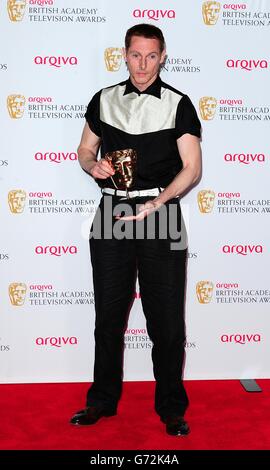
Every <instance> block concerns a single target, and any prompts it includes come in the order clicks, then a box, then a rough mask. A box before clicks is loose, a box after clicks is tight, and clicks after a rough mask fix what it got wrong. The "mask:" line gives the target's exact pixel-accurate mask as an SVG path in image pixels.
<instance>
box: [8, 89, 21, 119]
mask: <svg viewBox="0 0 270 470" xmlns="http://www.w3.org/2000/svg"><path fill="white" fill-rule="evenodd" d="M24 105H25V97H24V96H23V95H9V96H8V97H7V108H8V112H9V115H10V117H11V118H12V119H20V118H21V117H23V113H24Z"/></svg>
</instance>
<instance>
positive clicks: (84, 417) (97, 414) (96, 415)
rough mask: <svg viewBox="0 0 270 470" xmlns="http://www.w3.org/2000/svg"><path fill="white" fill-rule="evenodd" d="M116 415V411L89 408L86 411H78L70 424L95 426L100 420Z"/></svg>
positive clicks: (94, 407)
mask: <svg viewBox="0 0 270 470" xmlns="http://www.w3.org/2000/svg"><path fill="white" fill-rule="evenodd" d="M115 415H116V411H115V410H109V409H106V408H100V407H96V406H88V407H87V408H85V409H84V410H81V411H77V413H75V415H74V416H72V418H71V420H70V424H75V425H77V426H89V425H90V424H95V423H96V422H97V421H98V420H99V419H100V418H103V417H107V416H115Z"/></svg>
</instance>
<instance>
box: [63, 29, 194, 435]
mask: <svg viewBox="0 0 270 470" xmlns="http://www.w3.org/2000/svg"><path fill="white" fill-rule="evenodd" d="M165 53H166V52H165V41H164V37H163V34H162V31H161V30H160V29H159V28H157V27H155V26H152V25H150V24H139V25H135V26H133V27H132V28H130V29H129V30H128V31H127V33H126V38H125V51H124V57H125V60H126V63H127V67H128V69H129V73H130V77H129V79H128V80H126V81H125V82H121V83H119V84H117V85H115V86H112V87H108V88H105V89H103V90H101V91H100V92H98V93H97V94H96V95H95V96H94V97H93V98H92V100H91V101H90V103H89V105H88V108H87V112H86V115H85V117H86V121H87V123H86V124H85V127H84V130H83V134H82V139H81V143H80V146H79V149H78V155H79V161H80V164H81V166H82V168H83V169H84V170H85V171H86V172H88V173H89V174H90V175H91V176H93V177H94V178H95V179H96V181H97V182H98V184H99V185H100V186H101V187H102V192H103V197H102V198H101V201H100V206H99V211H98V214H96V216H95V219H94V221H93V225H92V228H91V239H90V251H91V261H92V267H93V281H94V290H95V308H96V324H95V341H96V343H95V344H96V347H95V366H94V382H93V384H92V386H91V387H90V389H89V391H88V394H87V403H86V405H87V406H86V408H85V409H84V410H81V411H78V412H77V413H76V414H75V415H74V416H73V417H72V419H71V423H72V424H76V425H90V424H94V423H96V422H97V421H98V420H99V419H100V418H101V417H104V416H112V415H115V414H116V411H117V403H118V401H119V398H120V395H121V385H122V359H123V344H124V331H125V329H126V322H127V316H128V311H129V309H130V305H131V302H132V299H133V298H134V288H135V280H136V274H137V271H138V279H139V285H140V294H141V300H142V306H143V311H144V314H145V317H146V323H147V329H148V334H149V336H150V338H151V340H152V342H153V349H152V359H153V366H154V376H155V379H156V391H155V410H156V412H157V413H158V414H159V416H160V418H161V421H162V422H164V423H165V424H166V431H167V433H168V434H171V435H175V436H177V435H185V434H188V432H189V427H188V425H187V423H186V421H185V420H184V413H185V411H186V408H187V406H188V398H187V394H186V391H185V389H184V386H183V382H182V365H183V360H184V344H185V328H184V290H185V264H186V254H187V250H186V246H184V247H183V243H182V245H181V243H180V244H179V245H177V243H176V245H177V246H176V248H175V247H173V241H175V239H176V238H177V237H175V236H174V235H171V232H175V229H177V230H176V232H177V233H178V234H179V233H180V235H178V238H177V240H178V242H179V240H181V235H182V232H183V230H182V232H181V226H180V224H181V212H180V211H181V209H180V204H179V199H178V197H179V196H180V195H181V194H182V193H183V192H185V191H186V190H187V188H188V187H190V186H191V185H193V184H194V183H195V182H196V181H197V180H198V178H199V176H200V172H201V152H200V143H199V138H200V122H199V120H198V117H197V114H196V111H195V108H194V107H193V105H192V103H191V101H190V99H189V98H188V97H187V96H186V95H183V94H182V93H181V92H179V91H177V90H175V89H174V88H172V87H170V86H169V85H167V84H165V83H163V82H162V81H161V79H160V77H159V70H160V66H161V64H162V63H163V62H164V59H165ZM100 146H101V158H100V160H98V161H97V152H98V149H99V147H100ZM131 150H132V152H131V153H132V155H133V157H134V159H133V160H132V159H130V160H129V164H131V165H133V181H132V187H130V185H129V186H127V187H128V189H126V190H123V189H122V190H121V189H116V188H117V181H119V180H120V181H122V182H123V181H124V180H125V178H122V180H121V178H120V179H119V178H117V171H116V170H115V168H116V167H113V165H112V164H111V161H110V160H109V159H108V160H107V158H105V157H107V155H112V153H113V154H114V155H117V152H119V151H120V153H121V155H127V154H128V152H130V151H131ZM130 162H133V163H130ZM134 162H136V165H135V163H134ZM129 171H130V169H129ZM118 176H119V175H118ZM129 181H131V180H129ZM123 208H124V210H123ZM126 208H127V209H126ZM171 209H175V210H176V212H174V214H173V215H172V216H171V215H170V214H171V213H172V212H171V211H170V210H171ZM123 212H124V215H123ZM159 213H162V214H163V216H164V213H165V216H166V218H164V217H163V218H161V220H160V219H159V218H158V216H159ZM175 214H176V215H177V216H175ZM108 221H109V222H111V223H112V225H113V233H112V232H111V233H109V232H110V231H109V230H108V229H106V228H105V225H106V224H107V222H108ZM149 221H151V222H152V223H153V224H152V228H153V225H154V232H155V233H154V235H155V237H154V238H153V237H152V236H150V237H148V236H147V233H146V232H145V227H146V225H147V224H148V222H149ZM117 224H121V227H120V229H119V226H117ZM109 225H110V224H109ZM164 226H166V227H165V228H169V234H168V232H167V236H166V237H165V238H164V237H160V238H159V236H158V234H159V232H160V229H163V228H164ZM142 227H143V233H144V235H143V237H142V236H141V231H142V230H141V229H142ZM179 227H180V231H179V230H178V229H179ZM121 228H122V229H123V228H124V230H126V231H127V232H128V233H129V235H130V233H131V236H126V237H123V236H121ZM138 228H139V230H138V232H140V235H139V236H138V237H136V236H134V232H135V231H136V230H137V229H138ZM114 229H116V230H114ZM136 233H137V231H136ZM122 235H123V234H122ZM179 246H180V247H181V248H182V249H179ZM183 248H184V249H183Z"/></svg>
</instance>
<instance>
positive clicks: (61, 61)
mask: <svg viewBox="0 0 270 470" xmlns="http://www.w3.org/2000/svg"><path fill="white" fill-rule="evenodd" d="M34 62H35V64H36V65H50V66H51V67H57V68H60V67H62V66H63V65H78V59H77V57H75V56H71V57H63V56H57V57H56V56H45V57H41V56H40V55H38V56H36V57H35V58H34Z"/></svg>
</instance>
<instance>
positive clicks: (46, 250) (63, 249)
mask: <svg viewBox="0 0 270 470" xmlns="http://www.w3.org/2000/svg"><path fill="white" fill-rule="evenodd" d="M35 253H36V254H37V255H54V256H62V255H67V254H69V255H76V254H77V253H78V249H77V247H76V246H74V245H71V246H69V245H67V246H55V245H50V246H41V245H39V246H36V248H35Z"/></svg>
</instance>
